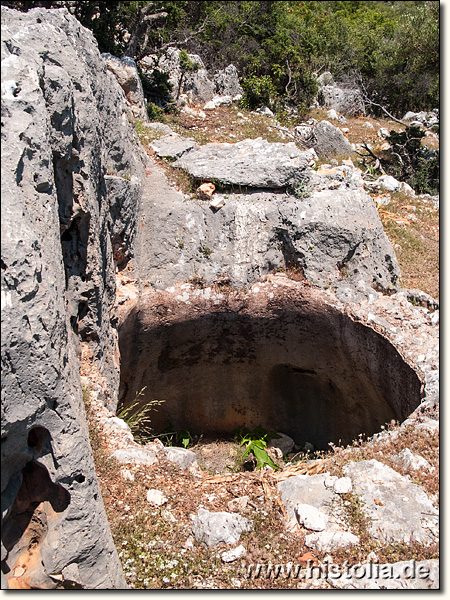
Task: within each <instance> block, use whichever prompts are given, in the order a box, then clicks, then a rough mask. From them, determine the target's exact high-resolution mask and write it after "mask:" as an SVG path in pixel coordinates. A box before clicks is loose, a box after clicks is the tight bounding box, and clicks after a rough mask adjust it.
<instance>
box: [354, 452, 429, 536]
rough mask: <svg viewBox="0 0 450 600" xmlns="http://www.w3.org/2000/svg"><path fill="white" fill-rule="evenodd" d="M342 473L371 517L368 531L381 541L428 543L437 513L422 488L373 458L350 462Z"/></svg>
mask: <svg viewBox="0 0 450 600" xmlns="http://www.w3.org/2000/svg"><path fill="white" fill-rule="evenodd" d="M344 473H345V474H346V475H347V476H349V477H350V478H351V480H352V483H353V489H354V492H355V493H356V494H359V495H360V496H361V499H362V501H363V502H364V511H365V513H366V514H367V516H368V517H369V518H370V519H371V524H370V525H369V528H370V531H371V534H372V535H373V536H374V537H376V538H377V539H379V540H380V541H382V542H385V541H389V540H394V541H396V542H406V543H407V542H409V541H410V539H412V540H415V541H418V542H424V543H426V542H431V541H433V540H434V539H435V535H436V531H437V527H438V520H439V516H438V515H439V512H438V510H437V508H436V507H435V506H434V505H433V503H432V502H431V500H429V498H428V496H427V495H426V493H425V492H424V490H423V489H422V488H421V487H420V486H418V485H417V484H415V483H412V482H411V481H410V480H409V479H408V478H407V477H404V476H403V475H399V473H397V472H396V471H394V470H393V469H391V468H390V467H388V466H386V465H384V464H383V463H380V462H378V461H377V460H375V459H372V460H363V461H358V462H351V463H349V464H348V465H346V466H345V467H344Z"/></svg>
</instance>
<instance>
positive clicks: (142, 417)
mask: <svg viewBox="0 0 450 600" xmlns="http://www.w3.org/2000/svg"><path fill="white" fill-rule="evenodd" d="M145 390H146V388H145V387H143V388H142V389H141V391H140V392H137V393H136V396H135V398H134V400H133V401H132V402H130V404H129V405H128V406H126V407H125V408H122V409H121V410H119V411H118V413H117V416H118V417H119V419H122V420H123V421H125V423H126V424H127V425H128V427H129V428H130V429H131V433H132V434H133V437H134V439H135V440H136V442H138V443H140V444H141V443H146V442H148V441H149V439H151V438H152V437H154V436H153V435H152V431H153V429H152V427H151V416H150V413H151V412H152V411H156V410H157V408H155V407H156V406H159V405H160V404H162V403H163V402H164V401H163V400H150V401H149V402H146V403H145V404H141V402H142V396H143V395H144V391H145Z"/></svg>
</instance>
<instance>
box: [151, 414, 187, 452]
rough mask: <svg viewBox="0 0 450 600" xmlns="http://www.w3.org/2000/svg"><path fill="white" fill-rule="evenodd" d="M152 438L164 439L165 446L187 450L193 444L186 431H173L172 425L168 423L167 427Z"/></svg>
mask: <svg viewBox="0 0 450 600" xmlns="http://www.w3.org/2000/svg"><path fill="white" fill-rule="evenodd" d="M152 437H153V438H155V437H157V438H164V440H165V445H166V446H182V447H183V448H188V447H189V446H192V444H193V443H194V440H193V436H192V434H191V432H190V431H188V430H187V429H179V430H177V431H173V427H172V423H171V422H170V421H169V424H168V426H167V427H166V429H165V430H164V431H163V432H162V433H158V435H153V436H152Z"/></svg>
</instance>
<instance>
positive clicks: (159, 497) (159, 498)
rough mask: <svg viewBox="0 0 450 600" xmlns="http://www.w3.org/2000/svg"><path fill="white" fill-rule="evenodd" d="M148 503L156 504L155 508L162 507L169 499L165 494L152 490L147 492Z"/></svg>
mask: <svg viewBox="0 0 450 600" xmlns="http://www.w3.org/2000/svg"><path fill="white" fill-rule="evenodd" d="M147 502H150V504H154V505H155V506H162V505H163V504H165V503H166V502H167V498H166V496H165V495H164V492H161V491H160V490H155V489H151V490H148V492H147Z"/></svg>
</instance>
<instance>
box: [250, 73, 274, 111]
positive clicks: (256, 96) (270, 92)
mask: <svg viewBox="0 0 450 600" xmlns="http://www.w3.org/2000/svg"><path fill="white" fill-rule="evenodd" d="M242 89H243V90H244V97H243V99H242V104H243V106H245V107H246V108H249V109H250V110H254V109H255V108H258V107H260V106H268V107H269V108H275V105H276V103H277V101H278V92H277V90H276V88H275V85H274V83H273V81H272V78H271V77H270V76H269V75H261V76H257V75H250V76H249V77H247V78H246V79H244V81H243V82H242Z"/></svg>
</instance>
